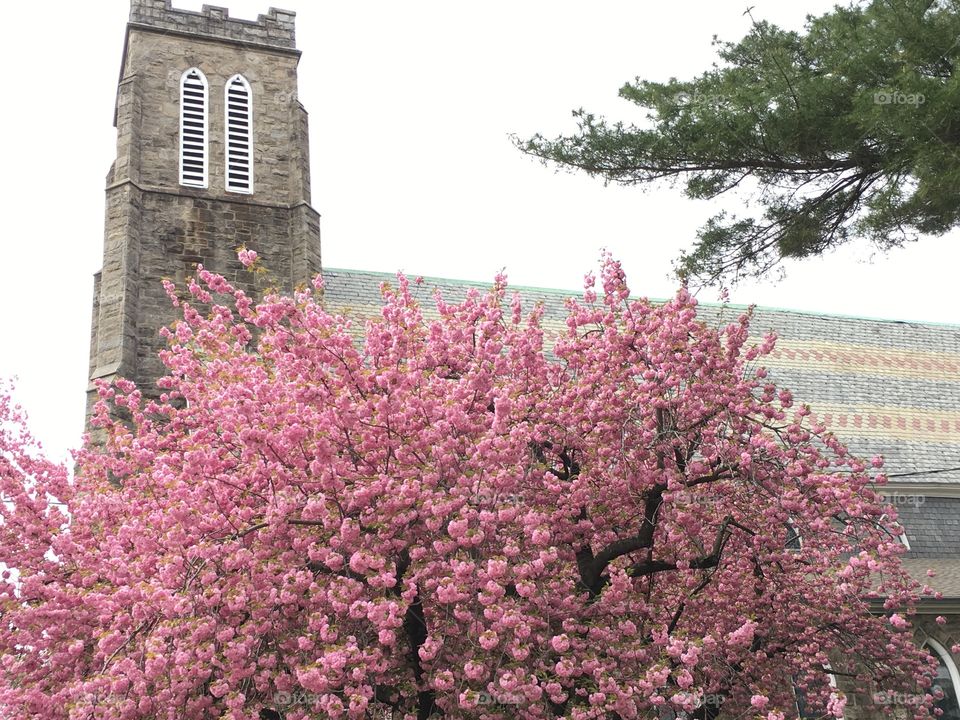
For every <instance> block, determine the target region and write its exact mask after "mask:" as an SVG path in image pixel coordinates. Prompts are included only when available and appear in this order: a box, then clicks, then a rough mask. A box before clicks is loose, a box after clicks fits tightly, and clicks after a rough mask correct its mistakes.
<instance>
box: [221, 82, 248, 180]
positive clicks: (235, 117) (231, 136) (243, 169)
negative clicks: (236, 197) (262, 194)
mask: <svg viewBox="0 0 960 720" xmlns="http://www.w3.org/2000/svg"><path fill="white" fill-rule="evenodd" d="M224 105H225V107H226V113H227V123H226V148H227V190H229V191H230V192H238V193H252V192H253V93H251V91H250V83H248V82H247V80H246V78H245V77H243V75H234V76H233V77H232V78H230V79H229V80H228V81H227V88H226V100H225V103H224Z"/></svg>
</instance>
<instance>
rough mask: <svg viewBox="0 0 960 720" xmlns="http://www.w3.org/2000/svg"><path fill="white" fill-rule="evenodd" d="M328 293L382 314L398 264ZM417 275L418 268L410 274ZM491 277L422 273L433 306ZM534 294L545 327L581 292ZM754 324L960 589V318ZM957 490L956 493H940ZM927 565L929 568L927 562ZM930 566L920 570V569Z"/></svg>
mask: <svg viewBox="0 0 960 720" xmlns="http://www.w3.org/2000/svg"><path fill="white" fill-rule="evenodd" d="M323 275H324V280H325V289H324V302H325V304H326V306H327V308H328V309H329V310H331V311H334V312H339V313H344V314H346V315H348V316H350V317H352V318H354V319H355V320H356V321H357V325H358V326H360V327H362V324H363V323H362V321H363V320H365V319H367V318H373V317H379V311H380V306H381V294H380V284H381V283H383V282H386V283H391V284H395V282H396V277H395V276H394V275H391V274H388V273H373V272H365V271H357V270H340V269H333V268H327V269H325V270H324V273H323ZM409 277H411V278H412V277H413V276H412V275H411V276H409ZM471 287H473V288H477V289H478V290H481V291H482V290H484V289H486V288H487V287H488V285H487V284H485V283H472V282H464V281H458V280H444V279H439V278H424V279H423V282H422V284H419V285H416V287H415V293H416V295H417V297H418V299H420V300H421V302H422V305H423V308H424V310H425V312H426V314H428V315H429V310H430V308H431V307H432V297H433V292H434V290H435V289H439V290H440V291H441V292H442V293H443V295H444V297H445V298H446V299H447V300H457V299H460V298H462V297H463V295H464V293H465V292H466V290H467V289H468V288H471ZM513 289H515V290H517V291H519V292H520V293H521V295H522V296H523V298H524V301H525V305H526V306H527V307H532V306H533V304H534V303H537V302H540V303H543V305H544V309H545V314H544V322H543V326H544V329H545V330H546V331H547V332H548V333H549V332H550V331H555V332H557V333H559V332H561V331H562V330H564V329H565V325H564V321H565V319H566V310H565V307H564V300H565V299H566V298H568V297H571V296H577V295H579V292H577V291H571V290H550V289H544V288H526V287H523V288H513ZM742 311H743V308H742V307H735V306H728V307H727V308H720V307H718V306H710V305H701V306H700V308H699V315H700V317H701V318H703V319H704V320H705V321H706V322H708V323H711V324H714V325H718V324H721V323H726V322H729V321H732V320H733V319H735V318H736V316H738V315H739V314H740V312H742ZM751 330H752V331H753V332H754V333H756V334H757V335H760V334H763V333H766V332H769V331H773V332H776V334H777V336H778V338H779V339H778V342H777V348H776V350H775V351H774V353H773V355H772V356H769V357H767V358H765V359H764V362H763V364H764V365H765V366H766V367H767V368H768V370H769V371H770V377H771V378H772V380H773V381H774V382H776V383H777V385H779V386H780V387H786V388H789V389H790V390H791V391H793V393H794V397H795V399H796V401H797V402H803V403H808V404H809V405H810V406H811V408H812V409H813V412H814V415H815V416H816V417H817V418H818V419H820V420H822V421H823V422H824V424H826V425H827V427H828V428H829V429H830V430H831V431H833V432H834V433H835V434H836V435H837V436H838V437H840V438H841V439H842V440H843V441H844V442H845V443H846V444H847V446H848V447H849V448H850V449H851V450H852V451H853V452H855V453H856V454H858V455H861V456H864V457H871V456H873V455H876V454H881V455H883V456H884V459H885V461H886V463H885V471H886V472H887V473H888V474H889V476H890V479H891V483H893V484H895V487H896V488H898V489H896V490H895V491H894V494H893V500H894V501H895V503H896V504H897V506H898V510H899V513H900V517H901V522H902V523H903V524H904V526H905V527H906V529H907V538H908V540H909V542H910V547H911V552H910V553H909V555H908V558H909V560H908V563H909V564H910V565H911V568H912V566H913V565H917V567H916V568H912V569H913V570H915V571H916V573H917V575H916V576H917V578H918V579H925V571H926V567H928V566H929V563H931V562H935V563H937V564H938V569H939V571H940V573H939V575H940V578H941V579H940V580H938V581H937V582H936V583H935V585H944V587H943V590H944V592H945V594H946V593H947V592H948V591H949V595H950V596H952V597H960V325H943V324H933V323H916V322H903V321H896V320H878V319H867V318H856V317H845V316H839V315H826V314H813V313H805V312H797V311H790V310H776V309H769V308H757V309H756V310H755V311H754V316H753V321H752V322H751ZM944 495H954V497H941V496H944ZM921 566H923V567H921ZM921 576H922V577H921Z"/></svg>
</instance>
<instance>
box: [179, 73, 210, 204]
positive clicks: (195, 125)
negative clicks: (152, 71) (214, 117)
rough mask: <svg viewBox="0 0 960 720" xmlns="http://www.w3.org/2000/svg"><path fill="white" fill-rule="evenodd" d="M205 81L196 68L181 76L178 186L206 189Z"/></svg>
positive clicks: (206, 108)
mask: <svg viewBox="0 0 960 720" xmlns="http://www.w3.org/2000/svg"><path fill="white" fill-rule="evenodd" d="M208 102H209V100H208V93H207V78H206V77H205V76H204V74H203V73H202V72H200V70H198V69H197V68H190V69H189V70H187V71H186V72H185V73H183V75H182V76H181V77H180V184H181V185H188V186H190V187H201V188H205V187H207V117H208Z"/></svg>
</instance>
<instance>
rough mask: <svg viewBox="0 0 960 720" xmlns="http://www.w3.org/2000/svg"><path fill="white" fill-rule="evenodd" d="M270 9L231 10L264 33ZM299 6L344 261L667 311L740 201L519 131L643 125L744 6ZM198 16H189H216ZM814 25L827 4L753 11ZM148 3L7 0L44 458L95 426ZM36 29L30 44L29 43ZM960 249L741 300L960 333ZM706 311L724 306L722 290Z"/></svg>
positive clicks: (868, 253)
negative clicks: (90, 380) (96, 337)
mask: <svg viewBox="0 0 960 720" xmlns="http://www.w3.org/2000/svg"><path fill="white" fill-rule="evenodd" d="M268 2H269V0H264V2H260V0H234V2H232V3H229V7H230V12H231V15H232V16H234V17H241V18H249V19H252V18H255V17H256V15H257V14H258V13H260V12H265V11H266V9H267V6H268V5H267V3H268ZM279 2H280V6H281V7H284V8H285V9H290V10H295V11H296V12H297V40H298V46H299V47H300V49H301V50H302V51H303V57H302V60H301V63H300V70H299V79H300V87H299V95H300V100H301V102H302V103H303V104H304V106H305V107H306V108H307V110H308V112H309V114H310V140H311V162H312V181H313V205H314V207H315V208H316V209H317V210H318V212H319V213H320V214H321V235H322V253H323V264H324V266H326V267H336V268H352V269H363V270H376V271H386V272H394V271H397V270H402V271H404V272H407V273H408V274H410V275H424V276H435V277H446V278H460V279H467V280H479V281H489V280H492V278H493V276H494V275H495V273H496V272H497V271H498V270H500V269H501V268H505V269H506V272H507V275H508V277H509V279H510V281H511V282H512V283H513V284H516V285H525V286H537V287H552V288H569V289H571V291H573V292H575V291H577V290H578V289H580V288H581V287H582V278H583V275H584V273H586V272H587V271H589V270H592V269H595V268H596V267H597V263H598V258H599V256H600V253H601V250H602V249H608V250H609V251H610V252H611V253H612V254H613V255H614V257H616V258H617V259H619V260H620V261H621V262H622V263H623V265H624V269H625V270H626V273H627V277H628V280H629V282H630V285H631V287H632V289H633V291H634V292H635V293H636V294H638V295H646V296H649V297H655V298H656V297H666V296H669V295H671V294H672V293H673V292H674V291H675V289H676V286H677V283H676V280H675V279H673V278H672V277H671V275H670V269H671V260H672V259H673V258H675V257H676V256H677V255H678V253H679V251H680V250H681V249H682V248H684V247H687V246H688V245H689V243H690V242H691V241H692V240H693V239H694V237H695V233H696V229H697V228H698V227H699V226H700V225H701V224H702V223H703V222H704V221H705V220H706V219H707V218H708V217H709V216H710V215H712V214H714V213H715V212H716V211H717V210H718V209H719V208H721V207H724V208H727V209H732V210H734V211H735V210H737V209H738V207H739V206H738V205H737V203H736V202H732V201H725V202H724V204H723V205H720V204H717V203H711V202H705V201H692V200H688V199H686V198H684V197H683V196H682V194H681V193H680V191H679V190H675V189H671V188H669V187H656V188H654V189H648V190H643V189H641V188H637V187H619V186H606V187H605V186H604V185H603V183H602V182H600V181H598V180H595V179H591V178H588V177H586V176H584V175H577V174H568V173H557V172H555V171H554V170H553V169H551V168H547V167H544V166H543V165H540V164H539V163H537V162H535V161H533V160H531V159H530V158H529V157H526V156H524V155H523V154H522V153H520V152H519V151H518V150H517V149H516V148H515V147H514V146H513V145H512V143H511V140H510V135H511V133H515V134H516V135H518V136H520V137H529V136H531V135H533V134H535V133H537V132H540V133H543V134H544V135H547V136H549V137H552V136H556V135H558V134H561V133H564V132H571V131H573V130H574V128H575V123H574V121H573V119H572V117H571V111H572V110H574V109H576V108H580V107H583V108H586V109H587V110H589V111H591V112H595V113H598V114H604V115H607V116H608V117H611V118H617V119H624V120H639V119H640V118H641V115H640V113H639V111H638V110H637V108H636V107H635V106H633V105H631V104H629V103H627V102H626V101H624V100H621V99H619V98H618V97H617V90H618V88H619V87H620V86H621V85H623V84H624V83H625V82H627V81H629V80H632V79H633V78H635V77H638V76H639V77H643V78H645V79H651V80H666V79H668V78H669V77H671V76H675V77H679V78H690V77H692V76H694V75H696V74H698V73H700V72H702V71H703V70H705V69H707V68H708V67H709V66H710V63H711V62H713V61H714V59H715V54H714V50H713V48H712V47H711V39H712V38H713V36H714V35H718V36H719V37H720V38H721V39H727V40H736V39H739V38H740V37H742V36H743V35H744V34H745V33H746V32H747V31H748V29H749V18H747V17H746V16H744V14H743V13H744V10H745V9H746V2H745V0H736V1H733V0H697V1H693V0H672V1H671V2H667V3H663V2H650V1H648V0H594V2H590V3H584V2H568V1H567V0H485V1H484V2H482V3H481V2H468V1H466V0H461V2H450V0H406V2H395V0H394V1H390V0H363V1H359V2H331V1H329V0H323V1H318V0H279ZM200 5H201V3H200V2H194V1H193V0H174V6H175V7H179V8H183V9H189V10H199V9H200ZM750 5H751V6H752V7H753V10H752V12H753V16H754V17H755V18H757V19H766V20H769V21H771V22H774V23H776V24H778V25H781V26H783V27H787V28H793V29H797V30H799V29H802V27H803V23H804V16H805V15H806V14H807V13H813V14H820V13H823V12H826V11H828V10H829V9H830V7H831V5H832V3H830V2H824V1H823V0H804V1H800V0H751V3H750ZM128 8H129V3H128V0H98V1H97V2H78V1H77V0H47V1H46V2H44V3H42V4H36V3H8V4H6V5H5V6H4V8H3V13H4V16H5V17H4V27H6V28H8V32H7V33H6V34H5V38H4V42H3V43H2V44H0V59H2V67H4V68H7V72H6V73H5V76H4V82H5V85H6V88H5V92H4V94H5V98H6V103H7V105H6V107H7V111H6V112H5V113H4V114H3V120H2V127H3V129H4V135H3V137H4V143H3V165H4V167H5V168H6V170H5V171H4V172H3V173H0V210H2V218H3V221H4V223H3V230H2V232H0V249H2V259H3V263H4V266H5V270H6V272H4V273H3V280H2V282H0V308H2V310H0V312H2V318H3V331H4V332H3V333H2V335H0V378H9V377H12V376H16V388H17V389H16V395H15V396H16V398H17V400H18V401H19V402H20V403H21V404H22V405H23V406H24V407H25V409H26V410H27V412H28V413H29V415H30V418H31V426H32V428H33V430H34V433H35V435H36V436H37V437H38V438H39V439H40V440H41V441H42V442H43V443H44V445H45V447H46V449H47V451H48V452H49V453H51V454H53V455H54V456H57V457H65V456H66V452H67V450H68V449H69V448H73V447H76V446H77V445H78V444H79V442H80V435H81V432H82V426H83V408H84V391H85V389H86V385H87V382H86V376H87V357H88V347H89V327H90V305H91V300H92V288H93V274H94V273H95V272H96V271H97V270H99V268H100V264H101V259H102V249H103V245H102V243H103V202H104V198H103V191H104V178H105V175H106V173H107V170H108V168H109V166H110V163H111V161H112V160H113V158H114V155H115V140H116V135H115V131H114V129H113V127H112V117H113V102H114V98H115V94H116V84H117V79H118V73H119V69H120V59H121V50H122V46H123V36H124V26H125V23H126V20H127V15H128ZM14 28H16V29H17V30H16V31H12V30H11V29H14ZM958 239H960V237H958V232H957V231H954V232H952V233H951V234H949V235H947V236H944V237H941V238H924V239H922V240H921V241H920V242H918V243H915V244H912V245H910V246H908V247H905V248H902V249H899V250H895V251H893V252H891V253H889V254H888V255H882V254H876V253H874V252H873V250H872V249H871V248H870V247H869V246H868V245H865V244H857V245H854V246H851V247H847V248H844V249H842V250H840V251H837V252H835V253H831V254H830V255H828V256H827V257H825V258H823V259H819V260H811V261H805V262H803V263H797V264H790V265H788V266H787V268H786V270H787V277H786V279H785V280H782V281H780V282H778V283H774V282H770V281H765V282H761V283H744V284H741V285H739V286H737V287H735V288H733V289H732V291H731V299H732V300H733V302H735V303H740V304H751V303H756V304H759V305H765V306H772V307H782V308H792V309H799V310H805V311H812V312H826V313H836V314H845V315H857V316H865V317H881V318H894V319H905V320H915V321H931V322H943V323H952V324H957V323H960V312H958V303H957V290H956V285H957V267H958V264H960V262H958V261H960V244H958V242H957V241H958ZM700 297H701V298H702V299H703V300H705V301H712V300H715V295H714V294H712V293H711V292H702V293H701V295H700Z"/></svg>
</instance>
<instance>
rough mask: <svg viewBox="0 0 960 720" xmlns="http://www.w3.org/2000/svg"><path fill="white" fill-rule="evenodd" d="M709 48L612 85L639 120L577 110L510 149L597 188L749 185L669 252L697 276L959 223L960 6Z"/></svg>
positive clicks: (846, 17) (892, 4)
mask: <svg viewBox="0 0 960 720" xmlns="http://www.w3.org/2000/svg"><path fill="white" fill-rule="evenodd" d="M715 44H716V47H717V48H718V54H719V57H720V60H721V62H720V63H719V64H718V65H716V66H715V67H714V68H713V69H711V70H709V71H707V72H705V73H703V74H702V75H700V76H699V77H697V78H695V79H694V80H690V81H680V80H676V79H671V80H670V81H669V82H665V83H660V82H652V81H648V80H641V79H637V80H636V81H635V82H632V83H628V84H627V85H625V86H624V87H623V88H621V90H620V95H621V96H622V97H623V98H625V99H627V100H630V101H632V102H634V103H636V104H637V105H639V106H641V107H644V108H647V109H648V110H649V113H648V119H649V120H650V123H649V124H646V125H644V126H642V127H638V126H634V125H625V124H623V123H610V122H607V121H606V120H604V119H603V118H597V117H595V116H594V115H591V114H589V113H587V112H585V111H583V110H580V111H577V112H576V113H574V115H575V116H576V118H577V121H578V125H579V130H578V132H577V134H575V135H572V136H569V137H559V138H557V139H555V140H548V139H546V138H544V137H543V136H539V135H538V136H536V137H534V138H532V139H530V140H527V141H517V144H518V146H519V147H520V148H521V149H523V150H524V151H525V152H527V153H530V154H532V155H535V156H537V157H539V158H541V159H543V160H544V161H550V162H554V163H558V164H559V165H561V166H566V167H569V168H574V169H576V168H579V169H582V170H586V171H587V172H588V173H590V174H592V175H598V176H600V177H602V178H604V179H605V180H606V181H609V182H616V183H622V184H626V185H629V184H638V183H648V182H652V181H655V180H680V181H682V182H683V183H684V187H685V192H686V194H687V195H688V196H689V197H691V198H714V197H717V196H718V195H721V194H723V193H725V192H728V191H730V190H734V189H737V188H746V189H748V190H753V191H755V192H756V193H757V198H756V200H757V204H758V205H759V206H760V207H761V208H762V212H761V213H759V217H753V218H747V219H743V218H736V217H731V216H727V215H726V214H720V215H718V216H716V217H714V218H712V219H711V220H710V221H709V222H708V223H707V224H706V226H704V227H703V228H702V229H701V230H700V232H699V234H698V239H697V241H696V242H695V244H694V245H693V247H692V248H691V249H690V250H688V251H687V252H685V253H684V254H683V255H681V257H680V258H679V260H678V263H677V270H678V273H679V274H680V275H681V276H682V277H684V278H689V279H690V280H692V281H697V282H703V283H711V282H715V281H718V280H734V281H735V280H736V279H737V278H739V277H742V276H745V275H760V274H762V273H765V272H767V271H768V270H770V269H771V268H773V267H775V266H776V265H777V264H778V263H779V262H780V260H782V259H783V258H787V257H789V258H802V257H808V256H811V255H818V254H820V253H822V252H824V251H825V250H827V249H829V248H832V247H836V246H838V245H841V244H843V243H844V242H846V241H847V240H849V239H851V238H853V237H858V236H862V237H867V238H869V239H870V240H872V241H873V242H874V243H875V244H876V245H877V246H878V247H880V248H882V249H889V248H891V247H894V246H897V245H900V244H902V243H904V242H907V241H909V240H913V239H916V237H917V236H918V235H920V234H931V235H938V234H942V233H944V232H946V231H947V230H949V229H950V228H952V227H953V226H954V225H956V224H957V223H958V221H960V77H958V74H957V62H958V60H960V0H941V1H940V2H936V1H934V0H874V1H873V2H869V3H861V4H858V5H854V6H851V7H848V8H840V7H838V8H835V9H834V11H833V12H831V13H828V14H826V15H823V16H821V17H816V18H814V17H808V19H807V25H806V32H805V33H796V32H787V31H784V30H781V29H779V28H777V27H776V26H773V25H769V24H767V23H764V22H755V23H754V25H753V28H752V29H751V31H750V33H749V34H748V35H747V36H746V37H744V38H743V39H742V40H740V41H739V42H737V43H726V42H719V41H715Z"/></svg>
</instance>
